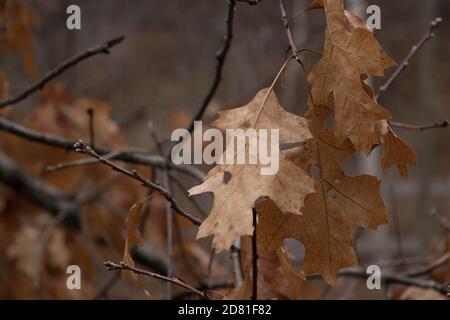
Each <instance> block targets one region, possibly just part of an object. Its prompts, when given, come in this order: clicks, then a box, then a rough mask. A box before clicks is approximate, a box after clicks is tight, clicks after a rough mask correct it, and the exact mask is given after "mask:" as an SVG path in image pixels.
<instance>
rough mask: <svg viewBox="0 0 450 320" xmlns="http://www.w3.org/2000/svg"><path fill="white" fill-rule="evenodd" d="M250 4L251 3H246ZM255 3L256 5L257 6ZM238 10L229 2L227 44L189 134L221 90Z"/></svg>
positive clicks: (218, 59) (234, 1) (221, 51)
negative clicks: (219, 89) (235, 14)
mask: <svg viewBox="0 0 450 320" xmlns="http://www.w3.org/2000/svg"><path fill="white" fill-rule="evenodd" d="M246 2H247V3H249V1H246ZM251 2H256V3H257V2H258V1H251ZM256 3H255V4H256ZM235 8H236V0H229V1H228V16H227V20H226V24H227V33H226V36H225V42H224V44H223V47H222V49H221V50H220V51H219V52H218V53H217V55H216V60H217V64H216V74H215V76H214V81H213V83H212V85H211V87H210V88H209V91H208V93H207V94H206V97H205V98H204V99H203V102H202V104H201V106H200V109H199V110H198V111H197V113H196V115H195V117H194V119H193V120H192V122H191V125H190V126H189V132H192V131H193V130H194V123H195V121H199V120H201V119H202V118H203V115H204V113H205V111H206V109H207V108H208V105H209V103H210V102H211V100H212V98H213V97H214V95H215V94H216V92H217V89H218V88H219V85H220V82H221V81H222V71H223V66H224V64H225V60H226V58H227V54H228V51H229V50H230V47H231V42H232V40H233V22H234V12H235Z"/></svg>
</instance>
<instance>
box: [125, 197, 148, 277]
mask: <svg viewBox="0 0 450 320" xmlns="http://www.w3.org/2000/svg"><path fill="white" fill-rule="evenodd" d="M143 208H144V203H143V202H141V203H137V204H134V205H133V206H132V207H131V209H130V212H129V213H128V217H127V219H126V220H125V225H126V227H127V237H126V240H125V249H124V253H123V258H122V261H123V262H124V263H126V264H127V265H129V266H132V267H134V265H135V264H134V260H133V258H132V257H131V253H130V250H131V247H132V246H133V245H134V244H136V245H140V244H142V242H143V241H144V239H143V238H142V235H141V232H140V231H139V223H140V221H141V216H142V209H143ZM127 277H131V279H132V280H133V281H135V282H137V276H136V274H134V273H133V272H126V271H124V272H122V280H125V279H126V278H127Z"/></svg>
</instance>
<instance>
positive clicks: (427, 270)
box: [408, 253, 450, 278]
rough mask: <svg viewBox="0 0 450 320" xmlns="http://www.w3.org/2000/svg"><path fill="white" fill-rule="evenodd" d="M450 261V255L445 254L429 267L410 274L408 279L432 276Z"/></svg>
mask: <svg viewBox="0 0 450 320" xmlns="http://www.w3.org/2000/svg"><path fill="white" fill-rule="evenodd" d="M449 260H450V253H447V254H444V255H443V256H441V257H439V258H437V259H436V260H435V261H434V262H433V263H432V264H430V265H429V266H428V267H425V268H423V269H421V270H418V271H414V272H411V273H408V277H411V278H414V277H421V276H424V275H427V274H430V273H432V272H433V271H434V270H436V269H438V268H440V267H441V266H443V265H444V264H446V263H447V262H448V261H449Z"/></svg>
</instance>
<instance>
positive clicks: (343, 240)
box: [190, 0, 415, 298]
mask: <svg viewBox="0 0 450 320" xmlns="http://www.w3.org/2000/svg"><path fill="white" fill-rule="evenodd" d="M318 8H321V9H323V11H324V13H325V16H326V22H327V29H326V32H325V45H324V50H323V55H322V58H321V59H320V61H319V62H318V63H317V65H315V66H314V68H313V69H312V71H311V72H310V73H309V75H308V78H307V80H308V84H309V88H310V95H309V111H308V112H307V114H306V115H305V117H304V118H302V117H299V116H296V115H294V114H291V113H288V112H286V111H284V110H283V108H282V107H281V106H280V103H279V102H278V100H277V97H276V96H275V93H274V92H273V86H272V87H270V88H267V89H264V90H262V91H261V92H259V93H258V94H257V96H256V97H255V98H254V99H253V100H252V101H251V102H250V103H249V104H247V105H245V106H243V107H240V108H237V109H233V110H229V111H225V112H222V113H220V115H219V118H218V119H217V121H216V122H214V123H213V124H212V126H213V127H215V128H218V129H220V130H225V129H229V128H232V129H249V128H254V129H261V128H264V129H279V130H280V144H294V143H301V146H299V147H295V148H292V149H288V150H284V151H282V152H281V155H280V169H279V172H278V173H277V174H276V175H273V176H261V175H259V174H258V171H259V165H244V166H243V165H218V166H216V167H215V168H213V169H212V170H211V171H210V172H209V173H208V176H207V178H206V180H205V182H204V183H203V184H201V185H199V186H197V187H194V188H192V189H191V190H190V194H191V195H194V194H199V193H204V192H212V193H214V205H213V208H212V210H211V213H210V215H209V217H208V218H207V220H206V221H205V222H204V223H203V224H202V225H201V227H200V230H199V232H198V238H202V237H206V236H210V235H212V236H214V240H213V246H214V248H215V249H216V250H217V251H222V250H226V249H229V248H230V247H231V245H232V244H233V243H234V242H235V240H236V239H237V237H240V236H251V235H252V234H253V229H254V226H253V223H252V209H253V208H254V207H256V209H257V213H258V223H257V227H256V228H257V232H256V234H257V239H258V255H259V256H260V257H261V258H260V259H259V264H260V267H259V277H258V281H261V282H262V283H263V284H264V283H265V285H262V286H259V287H258V288H270V290H272V291H276V292H277V295H270V294H269V295H264V293H263V294H262V296H263V297H266V298H267V297H270V298H274V297H291V298H299V291H298V288H299V287H300V286H299V284H300V283H301V282H302V281H303V280H304V279H305V275H310V274H315V273H317V274H320V275H321V276H322V277H323V278H324V279H325V280H326V281H327V282H328V283H330V284H333V283H335V281H336V277H337V274H338V272H339V270H340V269H342V268H345V267H353V266H355V265H356V264H357V259H356V255H355V252H354V250H353V247H352V233H353V231H354V229H355V228H357V227H365V228H370V229H373V230H376V229H377V227H378V226H380V225H382V224H386V223H387V222H388V217H387V213H386V209H385V206H384V203H383V200H382V199H381V197H380V193H379V187H380V181H378V179H377V178H375V177H372V176H368V175H361V176H347V175H346V174H345V173H344V170H343V168H342V166H343V163H344V162H345V161H346V160H347V159H348V158H349V157H350V156H351V155H353V154H354V153H355V152H365V153H367V154H368V153H370V152H371V151H372V150H373V149H374V148H375V147H377V146H382V147H383V155H382V158H381V164H382V168H383V170H384V171H386V170H387V169H388V168H389V167H391V166H393V165H396V166H397V167H398V169H399V171H400V173H401V175H402V176H404V177H406V175H407V165H410V164H415V154H414V152H413V151H412V150H411V149H410V147H409V146H408V145H407V144H406V143H404V142H403V141H402V140H401V139H400V138H398V137H397V136H396V135H395V133H394V132H393V130H392V129H391V128H389V125H388V120H389V118H390V114H389V112H388V111H387V110H386V109H385V108H383V107H382V106H380V105H379V104H378V103H377V101H375V99H374V94H373V91H372V89H371V88H370V87H369V86H368V84H367V83H366V82H365V80H366V79H367V78H368V77H369V76H383V75H384V70H385V69H386V68H389V67H391V66H393V65H395V63H394V62H393V61H392V60H391V59H390V58H389V57H388V56H387V55H386V53H385V52H384V51H383V49H382V48H381V46H380V44H379V43H378V41H377V40H376V39H375V36H374V34H373V32H372V31H371V30H370V29H369V28H368V27H367V26H366V24H365V23H364V22H363V21H362V20H361V19H360V18H358V17H356V16H355V15H353V14H352V13H350V12H348V11H346V10H345V9H344V6H343V0H338V1H337V0H323V1H321V0H318V1H314V2H313V3H311V4H310V9H318ZM333 114H334V115H333ZM330 117H334V121H333V126H332V128H329V126H328V123H329V118H330ZM246 148H247V149H248V148H249V146H248V145H247V146H246ZM237 152H248V150H238V151H237ZM226 174H228V175H230V176H231V178H230V179H228V180H229V181H226V180H225V175H226ZM287 238H293V239H296V240H298V241H300V242H301V243H302V244H303V245H304V247H305V258H304V271H299V270H297V269H296V268H295V267H294V266H293V265H292V264H291V262H290V261H289V258H288V256H287V254H286V252H285V249H284V248H283V240H284V239H287ZM248 250H251V249H250V248H249V246H248V245H247V246H244V255H245V254H246V255H249V254H251V253H248V252H247V251H248ZM244 260H245V259H244ZM274 270H277V271H276V273H275V272H274ZM244 273H245V276H246V278H245V282H244V284H243V285H242V287H241V288H238V290H237V293H236V295H234V297H238V298H249V297H250V294H251V288H252V285H251V282H252V266H251V264H247V265H244ZM262 290H264V289H262Z"/></svg>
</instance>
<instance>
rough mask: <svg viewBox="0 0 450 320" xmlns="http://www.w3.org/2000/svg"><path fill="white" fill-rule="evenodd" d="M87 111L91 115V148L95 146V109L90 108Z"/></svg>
mask: <svg viewBox="0 0 450 320" xmlns="http://www.w3.org/2000/svg"><path fill="white" fill-rule="evenodd" d="M86 112H87V114H88V116H89V145H90V146H91V148H95V132H94V109H92V108H89V109H87V110H86Z"/></svg>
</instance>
